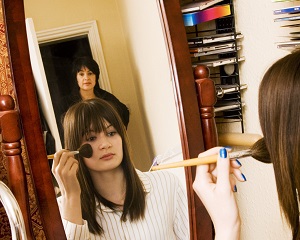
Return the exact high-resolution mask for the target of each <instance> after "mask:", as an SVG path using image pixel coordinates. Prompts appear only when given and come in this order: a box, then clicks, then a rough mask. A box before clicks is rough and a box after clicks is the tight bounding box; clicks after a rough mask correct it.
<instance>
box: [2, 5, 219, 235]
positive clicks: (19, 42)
mask: <svg viewBox="0 0 300 240" xmlns="http://www.w3.org/2000/svg"><path fill="white" fill-rule="evenodd" d="M157 1H158V5H159V9H160V14H161V20H162V23H163V28H164V33H165V37H166V42H167V47H168V50H169V56H170V67H171V70H172V76H173V86H174V98H175V102H176V107H177V116H178V122H179V129H180V136H181V143H182V152H183V157H184V158H185V159H188V158H192V157H196V156H197V155H198V154H199V152H201V151H204V142H203V134H202V128H201V122H200V114H199V109H198V102H197V94H196V91H195V81H194V77H193V72H192V68H191V62H190V57H189V51H188V47H187V46H188V45H187V40H186V37H185V29H184V25H183V21H182V15H181V11H180V5H179V1H178V0H157ZM2 9H3V12H4V16H5V22H6V35H7V43H8V45H9V47H8V49H9V57H10V66H11V71H12V75H13V76H12V78H13V83H14V86H15V95H16V100H17V103H16V105H17V107H18V108H19V111H20V117H21V124H22V127H23V134H24V140H25V141H24V142H25V147H26V152H27V155H28V159H29V162H30V165H31V173H32V178H33V180H34V187H35V190H36V196H37V200H38V205H39V206H38V207H39V210H40V215H41V221H42V225H43V230H44V232H45V235H46V238H47V239H65V234H64V230H63V226H62V222H61V221H60V214H59V210H58V206H57V202H56V197H55V192H54V189H53V185H52V178H51V173H50V171H49V164H48V159H47V154H46V150H45V146H44V141H43V135H42V128H41V124H40V116H39V109H38V100H37V94H36V88H35V83H34V79H33V74H32V70H31V65H30V58H29V50H28V43H27V37H26V28H25V14H24V4H23V1H22V0H2ZM183 46H185V47H183ZM194 170H195V168H192V167H187V168H186V169H185V171H186V181H187V191H188V201H189V215H190V230H191V239H212V238H213V228H212V224H211V221H210V218H209V216H208V214H207V212H206V210H205V208H204V206H203V205H202V204H201V202H200V200H199V199H198V197H196V196H195V194H194V191H193V189H192V182H193V179H194V174H195V171H194ZM200 219H201V220H200Z"/></svg>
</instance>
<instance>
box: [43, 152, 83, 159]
mask: <svg viewBox="0 0 300 240" xmlns="http://www.w3.org/2000/svg"><path fill="white" fill-rule="evenodd" d="M70 152H71V153H73V154H78V153H79V151H70ZM47 157H48V159H53V158H54V154H51V155H47Z"/></svg>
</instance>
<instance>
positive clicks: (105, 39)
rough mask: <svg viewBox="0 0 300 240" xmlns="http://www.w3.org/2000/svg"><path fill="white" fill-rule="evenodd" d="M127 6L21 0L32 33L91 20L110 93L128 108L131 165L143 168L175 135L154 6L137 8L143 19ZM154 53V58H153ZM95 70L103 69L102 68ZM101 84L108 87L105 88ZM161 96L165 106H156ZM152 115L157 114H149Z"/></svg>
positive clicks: (173, 143)
mask: <svg viewBox="0 0 300 240" xmlns="http://www.w3.org/2000/svg"><path fill="white" fill-rule="evenodd" d="M131 4H136V3H130V2H126V3H125V1H124V2H123V1H118V2H117V4H116V3H107V2H106V1H93V2H91V3H90V4H89V5H87V4H85V3H83V2H82V1H75V2H74V3H72V4H71V6H70V4H69V2H68V1H57V2H52V3H50V2H49V3H45V4H41V3H40V2H38V1H36V0H25V1H24V7H25V17H26V18H32V19H33V23H34V27H35V30H36V32H37V35H38V36H39V33H43V31H45V30H49V29H56V28H59V27H63V26H68V25H73V24H79V23H83V22H87V21H93V20H95V21H96V22H97V27H98V32H99V38H100V41H101V45H102V49H103V55H104V61H105V66H106V69H107V73H108V74H107V75H108V81H109V84H110V87H111V90H112V93H113V94H114V95H115V96H117V97H118V98H119V99H120V100H121V101H122V102H123V103H124V104H126V105H127V106H128V107H129V109H130V112H131V116H130V123H129V126H128V134H129V137H130V141H131V144H132V148H133V155H134V156H135V164H136V167H137V168H139V169H141V170H148V169H149V167H150V165H151V163H152V160H153V158H154V157H155V156H157V155H160V154H164V153H166V152H167V150H169V151H172V150H173V149H174V148H175V149H176V150H178V149H180V136H179V130H178V122H177V116H176V109H175V104H174V94H173V87H172V82H171V76H170V68H169V66H168V56H167V53H166V48H165V43H164V39H163V33H162V28H161V22H160V19H159V15H158V9H157V5H156V3H155V2H152V3H148V6H147V7H146V6H143V7H142V9H143V11H146V9H147V11H150V12H151V13H152V14H154V17H151V19H150V18H148V19H147V18H146V19H145V18H142V16H141V15H140V14H141V13H142V12H139V11H137V10H135V9H133V8H129V9H128V7H129V6H130V5H131ZM65 9H68V11H67V12H66V11H65ZM83 9H85V10H83ZM137 18H140V19H141V20H140V21H139V22H136V21H135V20H134V19H137ZM49 19H51V20H50V21H49ZM153 20H154V21H153ZM145 26H147V27H145ZM146 28H148V31H145V30H146ZM151 31H153V32H154V34H156V35H157V32H160V33H159V35H160V37H161V39H157V40H153V39H152V38H151ZM145 33H146V34H145ZM38 38H39V37H38ZM42 41H44V40H42ZM156 53H157V54H156ZM158 54H159V56H160V58H159V59H157V58H155V57H154V56H158ZM100 68H101V65H100ZM100 71H103V72H104V70H103V69H100ZM157 86H160V88H159V89H158V88H157ZM102 87H103V86H102ZM103 88H104V89H105V90H108V91H110V89H108V88H107V87H106V86H104V87H103ZM161 99H163V101H164V103H165V104H161ZM157 114H160V115H161V116H162V117H161V118H160V119H157V118H154V117H152V116H157ZM165 116H168V118H166V117H165ZM154 129H156V130H154Z"/></svg>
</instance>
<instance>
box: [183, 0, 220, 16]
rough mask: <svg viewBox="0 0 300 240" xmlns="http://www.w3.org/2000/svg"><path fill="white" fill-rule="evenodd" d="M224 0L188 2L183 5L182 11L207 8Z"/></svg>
mask: <svg viewBox="0 0 300 240" xmlns="http://www.w3.org/2000/svg"><path fill="white" fill-rule="evenodd" d="M222 1H223V0H206V1H197V2H190V3H186V4H183V5H182V6H181V12H182V13H189V12H195V11H200V10H203V9H206V8H208V7H211V6H213V5H215V4H217V3H219V2H222Z"/></svg>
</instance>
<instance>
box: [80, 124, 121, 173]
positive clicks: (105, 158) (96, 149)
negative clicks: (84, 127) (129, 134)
mask: <svg viewBox="0 0 300 240" xmlns="http://www.w3.org/2000/svg"><path fill="white" fill-rule="evenodd" d="M105 125H106V131H105V132H100V133H96V132H94V131H90V132H89V133H88V134H87V135H86V136H85V137H84V139H83V142H82V144H85V143H89V144H90V145H91V146H92V149H93V155H92V157H90V158H84V162H85V165H86V166H87V168H88V169H89V171H90V172H91V174H92V172H103V171H110V170H114V169H116V168H118V167H119V166H120V165H121V162H122V160H123V146H122V138H121V136H120V135H119V134H118V133H117V131H116V130H115V128H114V127H113V126H112V125H110V124H109V123H108V122H106V124H105Z"/></svg>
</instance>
